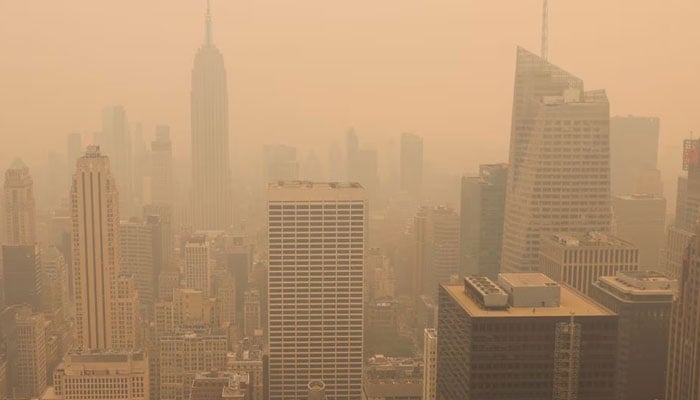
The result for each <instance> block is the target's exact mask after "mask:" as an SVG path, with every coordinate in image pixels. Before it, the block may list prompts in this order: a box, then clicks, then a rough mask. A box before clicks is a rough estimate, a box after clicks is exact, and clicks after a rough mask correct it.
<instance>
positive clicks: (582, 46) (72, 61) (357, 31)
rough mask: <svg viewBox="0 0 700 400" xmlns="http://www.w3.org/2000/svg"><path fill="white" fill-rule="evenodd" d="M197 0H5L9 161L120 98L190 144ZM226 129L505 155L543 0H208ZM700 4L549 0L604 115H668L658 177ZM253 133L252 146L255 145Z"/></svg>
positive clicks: (690, 68) (1, 2)
mask: <svg viewBox="0 0 700 400" xmlns="http://www.w3.org/2000/svg"><path fill="white" fill-rule="evenodd" d="M204 9H205V1H204V0H201V1H195V0H186V1H184V0H122V1H114V2H108V1H94V0H60V1H47V0H19V1H18V0H15V1H10V0H0V137H1V138H2V145H1V146H0V168H5V167H6V166H7V165H9V164H10V162H11V159H12V158H14V157H15V156H22V157H24V158H25V159H27V160H30V162H31V160H37V159H44V158H45V157H46V153H47V152H48V151H49V150H52V149H54V150H58V151H59V152H61V153H62V152H64V151H65V150H64V149H65V136H66V134H67V133H69V132H73V131H77V132H81V133H84V134H88V133H91V132H93V131H95V130H97V129H99V123H100V121H99V115H100V110H101V109H102V107H104V106H106V105H111V104H123V105H125V106H126V108H127V112H128V115H129V119H130V121H132V122H136V121H141V122H142V123H143V125H144V129H145V133H146V137H147V138H148V139H150V138H151V137H152V135H153V129H154V125H155V124H157V123H167V124H170V125H171V126H172V134H173V136H174V142H175V152H176V155H177V156H179V157H187V156H188V155H189V90H190V71H191V67H192V61H193V57H194V54H195V51H196V49H197V47H198V46H199V44H200V43H201V42H202V39H203V34H204ZM212 9H213V13H214V41H215V43H216V45H217V46H218V47H219V49H221V51H222V52H223V54H224V58H225V61H226V68H227V71H228V85H229V98H230V120H231V138H232V142H233V144H234V145H235V146H236V147H237V148H239V149H241V150H240V151H244V152H246V151H258V147H257V145H258V144H260V143H263V142H284V143H289V144H300V145H303V146H306V145H310V146H313V145H314V144H319V143H320V145H319V151H321V154H320V155H319V156H320V157H321V158H322V159H323V160H324V161H325V157H326V154H325V151H326V150H325V149H326V148H327V143H328V142H329V141H330V140H331V139H333V138H339V137H340V136H341V135H342V134H343V132H344V131H345V130H346V128H347V127H349V126H351V125H352V126H354V127H355V128H356V130H357V133H358V134H359V136H360V139H361V141H363V142H365V143H368V144H373V143H377V144H382V143H387V142H388V141H389V140H392V139H393V140H394V141H396V137H397V136H398V135H399V134H400V133H401V132H404V131H412V132H415V133H417V134H419V135H422V136H424V137H425V147H426V157H427V158H428V159H432V160H434V162H433V163H434V164H437V165H438V166H441V167H444V168H449V169H451V170H454V171H467V170H474V169H475V168H476V165H478V164H479V163H483V162H495V161H505V160H506V157H507V156H506V155H507V143H508V136H509V132H510V113H511V102H512V92H513V90H512V81H513V70H514V61H515V46H516V44H520V45H522V46H524V47H526V48H528V49H530V50H533V51H539V40H540V36H539V35H540V17H541V1H540V0H507V1H490V0H484V1H480V2H476V1H470V0H435V1H429V0H372V1H367V0H359V1H329V0H296V1H289V0H235V1H234V0H213V2H212ZM698 21H700V2H698V1H692V0H667V1H658V0H636V1H632V0H586V1H570V0H569V1H565V0H551V1H550V60H551V61H552V62H554V63H555V64H558V65H560V66H562V67H563V68H565V69H567V70H569V71H570V72H572V73H574V74H576V75H578V76H580V77H581V78H583V79H584V81H585V82H586V87H587V88H589V89H595V88H605V89H607V92H608V95H609V98H610V102H611V114H612V115H615V114H636V115H658V116H659V117H661V119H662V139H661V147H660V149H661V156H660V159H661V160H662V162H663V164H662V167H663V168H664V175H665V176H666V177H667V178H668V177H673V176H675V175H676V174H677V172H678V167H679V164H680V162H679V160H678V158H679V154H678V153H679V151H680V143H679V141H680V139H681V138H683V137H685V136H686V135H687V134H688V132H689V130H691V129H697V130H698V133H699V134H700V112H699V110H698V108H699V107H698V100H697V97H698V95H699V94H700V78H699V77H698V73H699V71H700V29H698ZM253 145H255V147H253Z"/></svg>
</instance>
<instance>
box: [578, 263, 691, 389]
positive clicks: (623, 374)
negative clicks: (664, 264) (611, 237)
mask: <svg viewBox="0 0 700 400" xmlns="http://www.w3.org/2000/svg"><path fill="white" fill-rule="evenodd" d="M676 289H677V282H676V281H674V280H671V279H669V278H667V277H666V276H664V275H662V274H659V273H657V272H651V271H637V272H621V273H618V274H617V275H616V276H603V277H600V278H599V279H598V280H597V281H596V282H594V283H593V285H592V286H591V290H590V296H591V298H592V299H593V300H595V301H597V302H598V303H600V304H602V305H604V306H605V307H607V308H608V309H610V310H611V311H614V312H615V313H616V314H618V315H619V319H620V323H619V328H618V346H617V366H618V367H617V384H618V385H617V386H618V397H617V398H618V399H619V400H628V399H629V400H635V399H662V398H663V397H664V394H665V392H664V388H665V381H666V359H667V355H668V325H669V320H670V317H671V305H672V304H673V296H674V292H675V290H676Z"/></svg>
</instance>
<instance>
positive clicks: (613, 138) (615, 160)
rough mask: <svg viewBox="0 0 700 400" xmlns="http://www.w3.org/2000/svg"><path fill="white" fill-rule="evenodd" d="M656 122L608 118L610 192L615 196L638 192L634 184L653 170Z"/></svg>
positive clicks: (625, 117) (657, 143)
mask: <svg viewBox="0 0 700 400" xmlns="http://www.w3.org/2000/svg"><path fill="white" fill-rule="evenodd" d="M658 152H659V118H657V117H635V116H632V115H630V116H615V117H612V118H610V188H611V191H612V193H613V194H615V195H629V194H634V193H645V194H649V193H648V192H640V191H639V190H638V189H639V188H638V185H637V183H638V182H639V181H640V178H641V177H642V176H643V174H644V173H645V172H646V171H649V170H656V167H657V159H658Z"/></svg>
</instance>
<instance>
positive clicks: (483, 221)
mask: <svg viewBox="0 0 700 400" xmlns="http://www.w3.org/2000/svg"><path fill="white" fill-rule="evenodd" d="M507 178H508V164H485V165H480V166H479V175H478V176H464V177H462V196H461V203H462V204H461V213H460V247H461V265H462V268H461V270H462V273H463V274H467V275H479V276H488V277H489V278H492V279H495V278H496V277H497V276H498V272H499V270H500V268H501V248H502V247H503V242H502V239H503V213H504V209H505V206H506V180H507Z"/></svg>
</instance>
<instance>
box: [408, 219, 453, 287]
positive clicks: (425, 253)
mask: <svg viewBox="0 0 700 400" xmlns="http://www.w3.org/2000/svg"><path fill="white" fill-rule="evenodd" d="M414 229H415V235H416V243H415V244H416V248H415V251H416V254H417V261H418V262H417V263H416V270H415V271H414V272H413V275H414V276H413V280H414V282H415V283H414V291H415V292H414V294H413V295H414V298H415V299H418V297H419V296H420V295H421V294H425V295H428V296H431V297H432V298H433V299H436V298H437V293H438V286H439V285H440V284H441V283H447V282H449V281H450V278H451V277H452V276H454V275H458V274H459V254H460V251H459V215H457V213H456V212H455V211H454V210H453V209H452V208H450V207H446V206H438V207H433V208H430V207H423V208H421V209H420V210H419V211H418V214H417V215H416V217H415V219H414Z"/></svg>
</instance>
